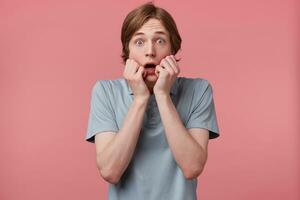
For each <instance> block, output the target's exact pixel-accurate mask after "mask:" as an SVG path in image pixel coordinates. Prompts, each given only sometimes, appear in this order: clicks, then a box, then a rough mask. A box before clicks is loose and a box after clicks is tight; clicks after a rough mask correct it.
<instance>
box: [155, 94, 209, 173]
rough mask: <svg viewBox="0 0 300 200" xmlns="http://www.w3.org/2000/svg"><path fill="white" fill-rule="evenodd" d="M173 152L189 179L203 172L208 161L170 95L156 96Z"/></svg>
mask: <svg viewBox="0 0 300 200" xmlns="http://www.w3.org/2000/svg"><path fill="white" fill-rule="evenodd" d="M156 101H157V104H158V109H159V112H160V116H161V119H162V123H163V126H164V129H165V133H166V138H167V140H168V143H169V146H170V149H171V152H172V154H173V156H174V159H175V160H176V162H177V164H178V165H179V167H180V168H181V169H182V171H183V173H184V175H185V176H186V177H187V178H192V177H193V176H194V174H197V173H198V174H199V171H202V169H203V167H204V164H205V162H206V159H207V155H206V154H205V153H204V151H203V149H202V147H201V145H199V144H198V143H197V142H196V140H194V138H193V137H192V136H191V135H190V134H189V132H188V130H187V129H186V128H185V127H184V125H183V123H182V121H181V118H180V116H179V114H178V112H177V110H176V108H175V106H174V104H173V102H172V99H171V97H170V96H169V95H159V96H156Z"/></svg>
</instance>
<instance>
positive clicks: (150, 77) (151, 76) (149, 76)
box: [145, 75, 158, 83]
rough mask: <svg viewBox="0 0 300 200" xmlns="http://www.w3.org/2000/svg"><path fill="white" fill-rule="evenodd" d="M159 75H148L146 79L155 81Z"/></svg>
mask: <svg viewBox="0 0 300 200" xmlns="http://www.w3.org/2000/svg"><path fill="white" fill-rule="evenodd" d="M157 79H158V77H157V76H156V75H147V76H146V78H145V81H147V82H152V83H155V82H156V81H157Z"/></svg>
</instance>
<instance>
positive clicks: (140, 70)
mask: <svg viewBox="0 0 300 200" xmlns="http://www.w3.org/2000/svg"><path fill="white" fill-rule="evenodd" d="M144 71H145V68H144V67H143V66H140V67H139V69H138V71H137V74H138V76H139V77H142V76H143V73H144Z"/></svg>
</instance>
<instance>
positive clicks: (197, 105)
mask: <svg viewBox="0 0 300 200" xmlns="http://www.w3.org/2000/svg"><path fill="white" fill-rule="evenodd" d="M192 105H193V108H192V111H191V114H190V116H189V119H188V120H187V124H186V128H205V129H207V130H208V131H209V139H214V138H217V137H219V135H220V133H219V128H218V122H217V116H216V111H215V105H214V99H213V90H212V87H211V85H210V83H209V82H208V81H207V80H204V82H203V80H201V81H200V80H199V81H197V84H196V86H195V91H194V98H193V103H192Z"/></svg>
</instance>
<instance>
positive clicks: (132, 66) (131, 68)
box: [128, 60, 139, 76]
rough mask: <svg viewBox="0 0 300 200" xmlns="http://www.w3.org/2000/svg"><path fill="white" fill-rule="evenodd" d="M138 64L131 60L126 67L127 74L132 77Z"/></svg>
mask: <svg viewBox="0 0 300 200" xmlns="http://www.w3.org/2000/svg"><path fill="white" fill-rule="evenodd" d="M138 67H139V66H138V64H137V63H135V62H134V60H131V61H130V63H129V66H128V73H129V75H130V76H133V75H134V74H135V73H136V72H137V70H138Z"/></svg>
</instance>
